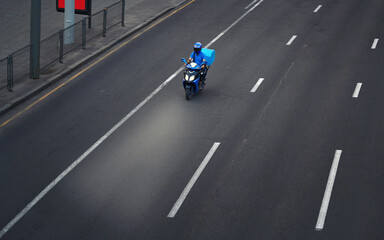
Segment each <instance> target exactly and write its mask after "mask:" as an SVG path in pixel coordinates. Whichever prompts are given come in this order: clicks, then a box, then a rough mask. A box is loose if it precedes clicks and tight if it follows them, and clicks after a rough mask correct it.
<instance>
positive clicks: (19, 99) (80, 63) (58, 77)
mask: <svg viewBox="0 0 384 240" xmlns="http://www.w3.org/2000/svg"><path fill="white" fill-rule="evenodd" d="M189 1H190V0H184V1H183V2H181V3H179V4H177V5H176V6H173V7H170V8H167V9H165V10H164V11H162V12H160V13H159V14H158V15H156V16H154V17H152V18H149V19H148V20H147V21H146V22H144V23H142V24H139V25H137V26H136V27H134V28H133V29H131V30H130V31H128V32H127V33H125V34H123V35H122V36H121V37H119V38H118V39H116V40H114V41H112V42H110V43H109V44H108V45H106V46H104V47H102V48H100V49H99V50H97V51H96V52H94V53H93V54H91V55H89V56H87V57H85V58H83V59H81V60H79V61H78V62H76V63H74V64H72V65H71V66H69V67H67V68H65V69H64V70H62V71H61V72H59V73H57V74H56V75H54V76H52V77H50V78H49V79H47V81H46V82H45V83H42V84H41V85H40V86H37V87H35V88H34V89H32V90H30V91H29V92H27V93H26V94H24V95H22V96H20V97H17V98H15V99H13V100H11V101H10V102H8V103H6V104H4V105H3V106H1V107H0V116H2V115H3V114H5V113H7V112H9V111H10V110H12V109H14V108H15V107H17V106H18V105H20V104H21V103H23V102H25V101H27V100H28V99H30V98H32V97H34V96H35V95H37V94H38V93H40V92H42V91H43V90H45V89H47V88H48V87H50V86H51V85H53V84H55V83H57V82H59V81H60V80H61V79H62V78H64V77H66V76H68V75H69V74H71V73H73V72H74V71H76V70H78V69H79V68H80V67H82V66H84V65H85V64H87V63H89V62H90V61H92V60H94V59H95V58H97V57H98V56H100V55H101V54H103V53H105V52H107V51H108V50H110V49H112V48H113V47H115V46H116V45H117V44H118V43H121V42H122V41H124V40H125V39H127V38H129V37H131V36H132V35H134V34H135V33H137V32H139V31H140V30H142V29H144V28H146V27H148V26H149V25H150V24H151V23H153V22H155V21H156V20H158V19H160V18H161V17H163V16H165V15H166V14H167V13H169V12H170V11H172V10H174V9H176V8H178V7H180V6H182V5H184V4H186V3H187V2H189Z"/></svg>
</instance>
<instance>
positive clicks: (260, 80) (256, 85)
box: [251, 78, 264, 93]
mask: <svg viewBox="0 0 384 240" xmlns="http://www.w3.org/2000/svg"><path fill="white" fill-rule="evenodd" d="M263 81H264V78H259V80H258V81H257V83H256V84H255V86H254V87H253V88H252V90H251V92H252V93H254V92H256V90H257V89H258V88H259V86H260V85H261V83H262V82H263Z"/></svg>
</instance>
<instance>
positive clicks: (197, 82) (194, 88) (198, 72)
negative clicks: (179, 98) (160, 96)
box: [181, 58, 209, 100]
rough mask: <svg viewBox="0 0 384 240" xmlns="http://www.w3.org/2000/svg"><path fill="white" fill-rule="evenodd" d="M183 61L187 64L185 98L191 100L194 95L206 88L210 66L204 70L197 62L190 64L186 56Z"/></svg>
mask: <svg viewBox="0 0 384 240" xmlns="http://www.w3.org/2000/svg"><path fill="white" fill-rule="evenodd" d="M181 61H182V62H184V63H185V64H186V66H185V70H184V78H183V86H184V90H185V98H186V99H187V100H189V99H191V96H192V95H194V94H197V93H198V92H199V91H202V90H203V89H204V87H205V82H204V81H205V77H206V75H207V72H208V69H209V66H206V68H207V69H205V70H203V69H202V68H201V66H199V65H198V64H197V63H195V62H191V63H189V64H188V63H187V61H186V60H185V58H182V59H181Z"/></svg>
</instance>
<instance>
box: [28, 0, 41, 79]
mask: <svg viewBox="0 0 384 240" xmlns="http://www.w3.org/2000/svg"><path fill="white" fill-rule="evenodd" d="M40 25H41V0H31V32H30V34H31V39H30V42H31V47H30V55H29V56H30V59H29V77H30V78H33V79H37V78H39V75H40Z"/></svg>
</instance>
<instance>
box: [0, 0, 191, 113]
mask: <svg viewBox="0 0 384 240" xmlns="http://www.w3.org/2000/svg"><path fill="white" fill-rule="evenodd" d="M117 1H118V0H93V2H92V4H93V5H92V12H97V11H99V10H101V9H103V8H104V7H106V6H109V5H111V4H112V3H114V2H117ZM186 1H188V0H126V8H125V9H126V11H125V26H124V27H122V26H121V25H119V26H115V27H113V28H112V29H110V30H109V31H108V32H107V36H106V37H105V38H103V37H98V38H95V39H93V40H91V41H89V42H87V47H86V49H85V50H83V49H81V48H79V49H78V50H77V51H73V52H71V53H69V54H67V55H65V56H64V62H63V63H62V64H60V63H54V64H51V65H50V66H49V67H48V68H46V69H44V70H43V71H42V72H41V74H40V79H29V78H27V77H25V78H22V79H20V80H18V82H16V83H15V85H14V88H13V92H8V91H7V89H1V90H0V115H2V114H4V113H6V112H7V111H9V110H10V109H12V108H14V107H16V106H17V105H18V104H20V103H22V102H23V101H25V100H27V99H29V98H30V97H32V96H34V95H35V94H37V93H38V92H40V91H42V90H44V89H45V88H47V87H48V86H50V85H51V84H53V83H55V82H57V81H59V80H60V79H61V78H63V77H64V76H66V75H68V74H70V73H71V72H73V71H75V70H76V69H77V68H78V67H80V66H82V65H84V64H86V63H87V62H89V61H91V60H92V59H94V58H96V57H97V56H99V55H100V54H102V53H103V52H105V51H106V50H108V49H110V48H112V47H113V46H114V45H115V44H116V43H118V42H120V41H122V40H123V39H124V38H126V37H128V36H130V35H132V34H133V33H134V32H136V31H137V30H140V29H141V28H143V27H145V26H146V25H148V24H149V23H151V22H152V21H154V20H156V19H157V18H159V17H161V16H163V15H165V14H166V13H167V12H168V11H170V10H172V9H174V8H175V7H177V6H179V5H182V4H183V3H184V2H186ZM13 2H14V1H13V0H4V3H3V6H6V7H5V8H1V9H0V22H2V23H4V22H6V23H7V24H1V25H0V30H1V31H2V33H4V34H1V35H0V59H1V58H2V57H6V56H7V55H8V54H9V53H11V52H13V51H16V50H17V49H19V48H21V47H23V46H25V45H27V44H28V42H29V34H30V33H29V27H30V26H29V21H30V20H29V19H30V15H29V9H30V1H22V2H23V3H22V4H20V3H19V2H18V1H17V4H16V3H13ZM16 5H17V6H16ZM23 5H25V6H23ZM104 5H105V6H104ZM52 8H53V10H52ZM18 9H24V10H27V12H28V14H27V13H25V14H20V13H17V11H18ZM19 12H20V10H19ZM41 14H42V19H41V20H42V23H41V27H42V30H41V40H43V39H44V38H45V37H47V36H50V35H51V34H54V33H56V32H57V31H58V30H59V29H61V28H62V26H63V25H64V23H63V22H64V15H63V13H58V12H56V5H55V1H52V0H42V11H41ZM83 17H84V15H80V16H79V15H78V16H76V21H77V20H81V19H82V18H83Z"/></svg>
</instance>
